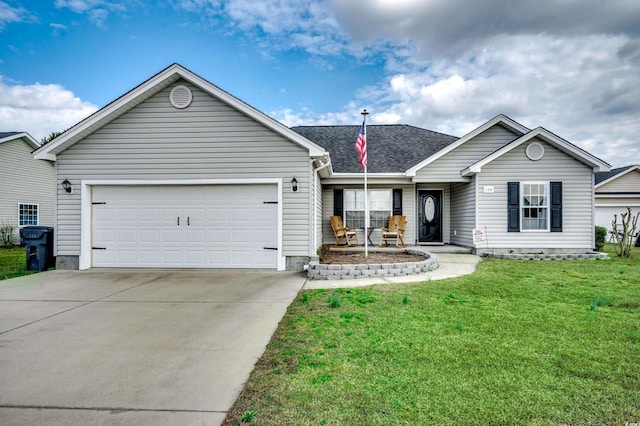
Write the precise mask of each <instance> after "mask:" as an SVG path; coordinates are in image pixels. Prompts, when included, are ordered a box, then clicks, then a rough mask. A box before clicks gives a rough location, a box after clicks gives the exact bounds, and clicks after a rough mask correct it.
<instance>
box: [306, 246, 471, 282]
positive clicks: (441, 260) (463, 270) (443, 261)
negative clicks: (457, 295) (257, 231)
mask: <svg viewBox="0 0 640 426" xmlns="http://www.w3.org/2000/svg"><path fill="white" fill-rule="evenodd" d="M431 255H432V256H434V257H436V258H437V259H438V265H439V266H438V269H436V270H435V271H430V272H424V273H422V274H416V275H406V276H402V277H386V278H363V279H354V280H309V279H307V280H306V282H305V283H304V286H303V287H302V289H303V290H312V289H319V288H328V289H331V288H347V287H366V286H370V285H375V284H396V283H414V282H421V281H431V280H443V279H445V278H454V277H459V276H462V275H468V274H471V273H473V272H475V270H476V267H477V265H478V263H479V262H480V257H479V256H476V255H473V254H450V253H437V254H433V253H431Z"/></svg>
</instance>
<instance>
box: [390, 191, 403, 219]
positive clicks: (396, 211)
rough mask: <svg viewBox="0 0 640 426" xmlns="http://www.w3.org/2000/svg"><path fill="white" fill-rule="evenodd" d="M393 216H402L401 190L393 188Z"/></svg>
mask: <svg viewBox="0 0 640 426" xmlns="http://www.w3.org/2000/svg"><path fill="white" fill-rule="evenodd" d="M392 214H393V215H394V216H402V189H401V188H394V190H393V211H392Z"/></svg>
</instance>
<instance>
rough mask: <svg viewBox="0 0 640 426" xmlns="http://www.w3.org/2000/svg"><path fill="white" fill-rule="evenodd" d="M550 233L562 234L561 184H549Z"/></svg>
mask: <svg viewBox="0 0 640 426" xmlns="http://www.w3.org/2000/svg"><path fill="white" fill-rule="evenodd" d="M550 187H551V232H562V182H551V184H550Z"/></svg>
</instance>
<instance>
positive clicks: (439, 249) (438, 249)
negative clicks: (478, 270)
mask: <svg viewBox="0 0 640 426" xmlns="http://www.w3.org/2000/svg"><path fill="white" fill-rule="evenodd" d="M406 249H412V250H418V251H423V252H427V253H450V254H471V253H472V249H471V248H470V247H461V246H454V245H451V244H445V245H442V246H407V247H395V246H389V247H380V246H377V245H370V246H369V248H368V250H369V251H370V252H373V253H375V252H391V253H394V252H402V251H405V250H406ZM329 250H330V251H344V252H353V253H359V252H361V251H364V246H363V245H361V246H351V247H346V246H344V247H343V246H340V247H336V246H329Z"/></svg>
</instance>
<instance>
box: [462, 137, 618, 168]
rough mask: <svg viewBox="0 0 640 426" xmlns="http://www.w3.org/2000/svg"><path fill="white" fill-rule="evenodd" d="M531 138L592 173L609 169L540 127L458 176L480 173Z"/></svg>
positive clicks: (599, 161) (597, 159)
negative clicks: (550, 146)
mask: <svg viewBox="0 0 640 426" xmlns="http://www.w3.org/2000/svg"><path fill="white" fill-rule="evenodd" d="M533 138H540V139H542V140H543V141H545V142H547V143H549V144H550V145H553V146H554V147H556V148H558V149H560V150H561V151H563V152H564V153H566V154H568V155H570V156H571V157H573V158H575V159H577V160H579V161H581V162H583V163H585V164H587V165H589V166H591V167H592V168H593V169H594V171H607V170H608V169H609V168H610V167H611V166H609V164H607V163H606V162H604V161H602V160H600V159H599V158H597V157H595V156H593V155H591V154H589V153H588V152H586V151H584V150H582V149H580V148H578V147H577V146H575V145H573V144H571V143H569V142H567V141H566V140H564V139H562V138H561V137H559V136H557V135H555V134H553V133H551V132H550V131H548V130H547V129H545V128H542V127H537V128H535V129H533V130H531V131H530V132H529V133H527V134H526V135H524V136H521V137H520V138H518V139H516V140H515V141H513V142H511V143H508V144H507V145H505V146H503V147H502V148H500V149H499V150H497V151H494V152H493V153H491V154H489V155H487V156H486V157H484V158H483V159H481V160H479V161H477V162H475V163H474V164H472V165H471V166H469V167H467V168H466V169H464V170H462V171H461V172H460V174H461V175H462V176H470V175H473V174H476V173H480V172H481V171H482V167H483V166H485V165H487V164H489V163H490V162H492V161H493V160H495V159H497V158H499V157H501V156H503V155H504V154H506V153H508V152H509V151H511V150H513V149H515V148H517V147H519V146H520V145H522V144H524V143H526V142H528V141H530V140H531V139H533Z"/></svg>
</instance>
